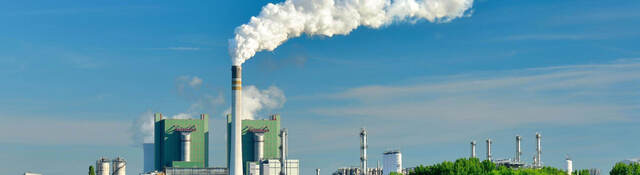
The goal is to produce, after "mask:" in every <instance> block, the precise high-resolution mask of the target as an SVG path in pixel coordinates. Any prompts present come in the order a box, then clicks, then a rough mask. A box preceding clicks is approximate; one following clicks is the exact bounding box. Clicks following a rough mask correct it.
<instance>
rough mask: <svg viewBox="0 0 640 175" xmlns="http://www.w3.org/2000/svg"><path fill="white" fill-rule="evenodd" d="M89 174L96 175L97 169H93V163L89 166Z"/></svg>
mask: <svg viewBox="0 0 640 175" xmlns="http://www.w3.org/2000/svg"><path fill="white" fill-rule="evenodd" d="M89 175H96V171H95V170H94V169H93V165H91V166H89Z"/></svg>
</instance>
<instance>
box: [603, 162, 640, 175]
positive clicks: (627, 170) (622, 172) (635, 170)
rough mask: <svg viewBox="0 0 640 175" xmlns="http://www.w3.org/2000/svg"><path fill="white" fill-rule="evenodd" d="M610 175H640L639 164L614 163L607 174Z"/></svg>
mask: <svg viewBox="0 0 640 175" xmlns="http://www.w3.org/2000/svg"><path fill="white" fill-rule="evenodd" d="M609 174H610V175H640V164H638V163H631V164H626V163H622V162H619V163H616V165H614V166H613V168H612V169H611V172H609Z"/></svg>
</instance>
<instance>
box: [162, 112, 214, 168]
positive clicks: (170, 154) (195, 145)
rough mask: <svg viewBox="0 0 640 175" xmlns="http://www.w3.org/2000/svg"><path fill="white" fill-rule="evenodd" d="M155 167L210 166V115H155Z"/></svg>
mask: <svg viewBox="0 0 640 175" xmlns="http://www.w3.org/2000/svg"><path fill="white" fill-rule="evenodd" d="M154 121H155V123H154V126H155V128H154V132H155V136H154V137H155V149H154V152H155V154H154V159H155V162H154V167H155V170H157V171H163V170H164V169H165V168H207V167H208V165H209V116H208V115H206V114H202V115H200V119H163V118H162V114H160V113H156V114H154Z"/></svg>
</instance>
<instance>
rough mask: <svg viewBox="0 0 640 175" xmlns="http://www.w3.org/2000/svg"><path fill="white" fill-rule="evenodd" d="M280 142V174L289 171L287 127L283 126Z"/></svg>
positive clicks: (282, 174)
mask: <svg viewBox="0 0 640 175" xmlns="http://www.w3.org/2000/svg"><path fill="white" fill-rule="evenodd" d="M280 139H282V140H281V141H280V142H281V143H282V144H281V145H282V146H281V147H280V149H281V150H280V175H286V174H287V173H286V172H287V170H286V169H287V163H286V161H287V146H288V145H287V129H286V128H282V131H280Z"/></svg>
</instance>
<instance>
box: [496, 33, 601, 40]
mask: <svg viewBox="0 0 640 175" xmlns="http://www.w3.org/2000/svg"><path fill="white" fill-rule="evenodd" d="M609 37H610V36H606V35H601V34H522V35H511V36H506V37H502V38H499V39H498V40H501V41H520V40H599V39H607V38H609Z"/></svg>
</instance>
